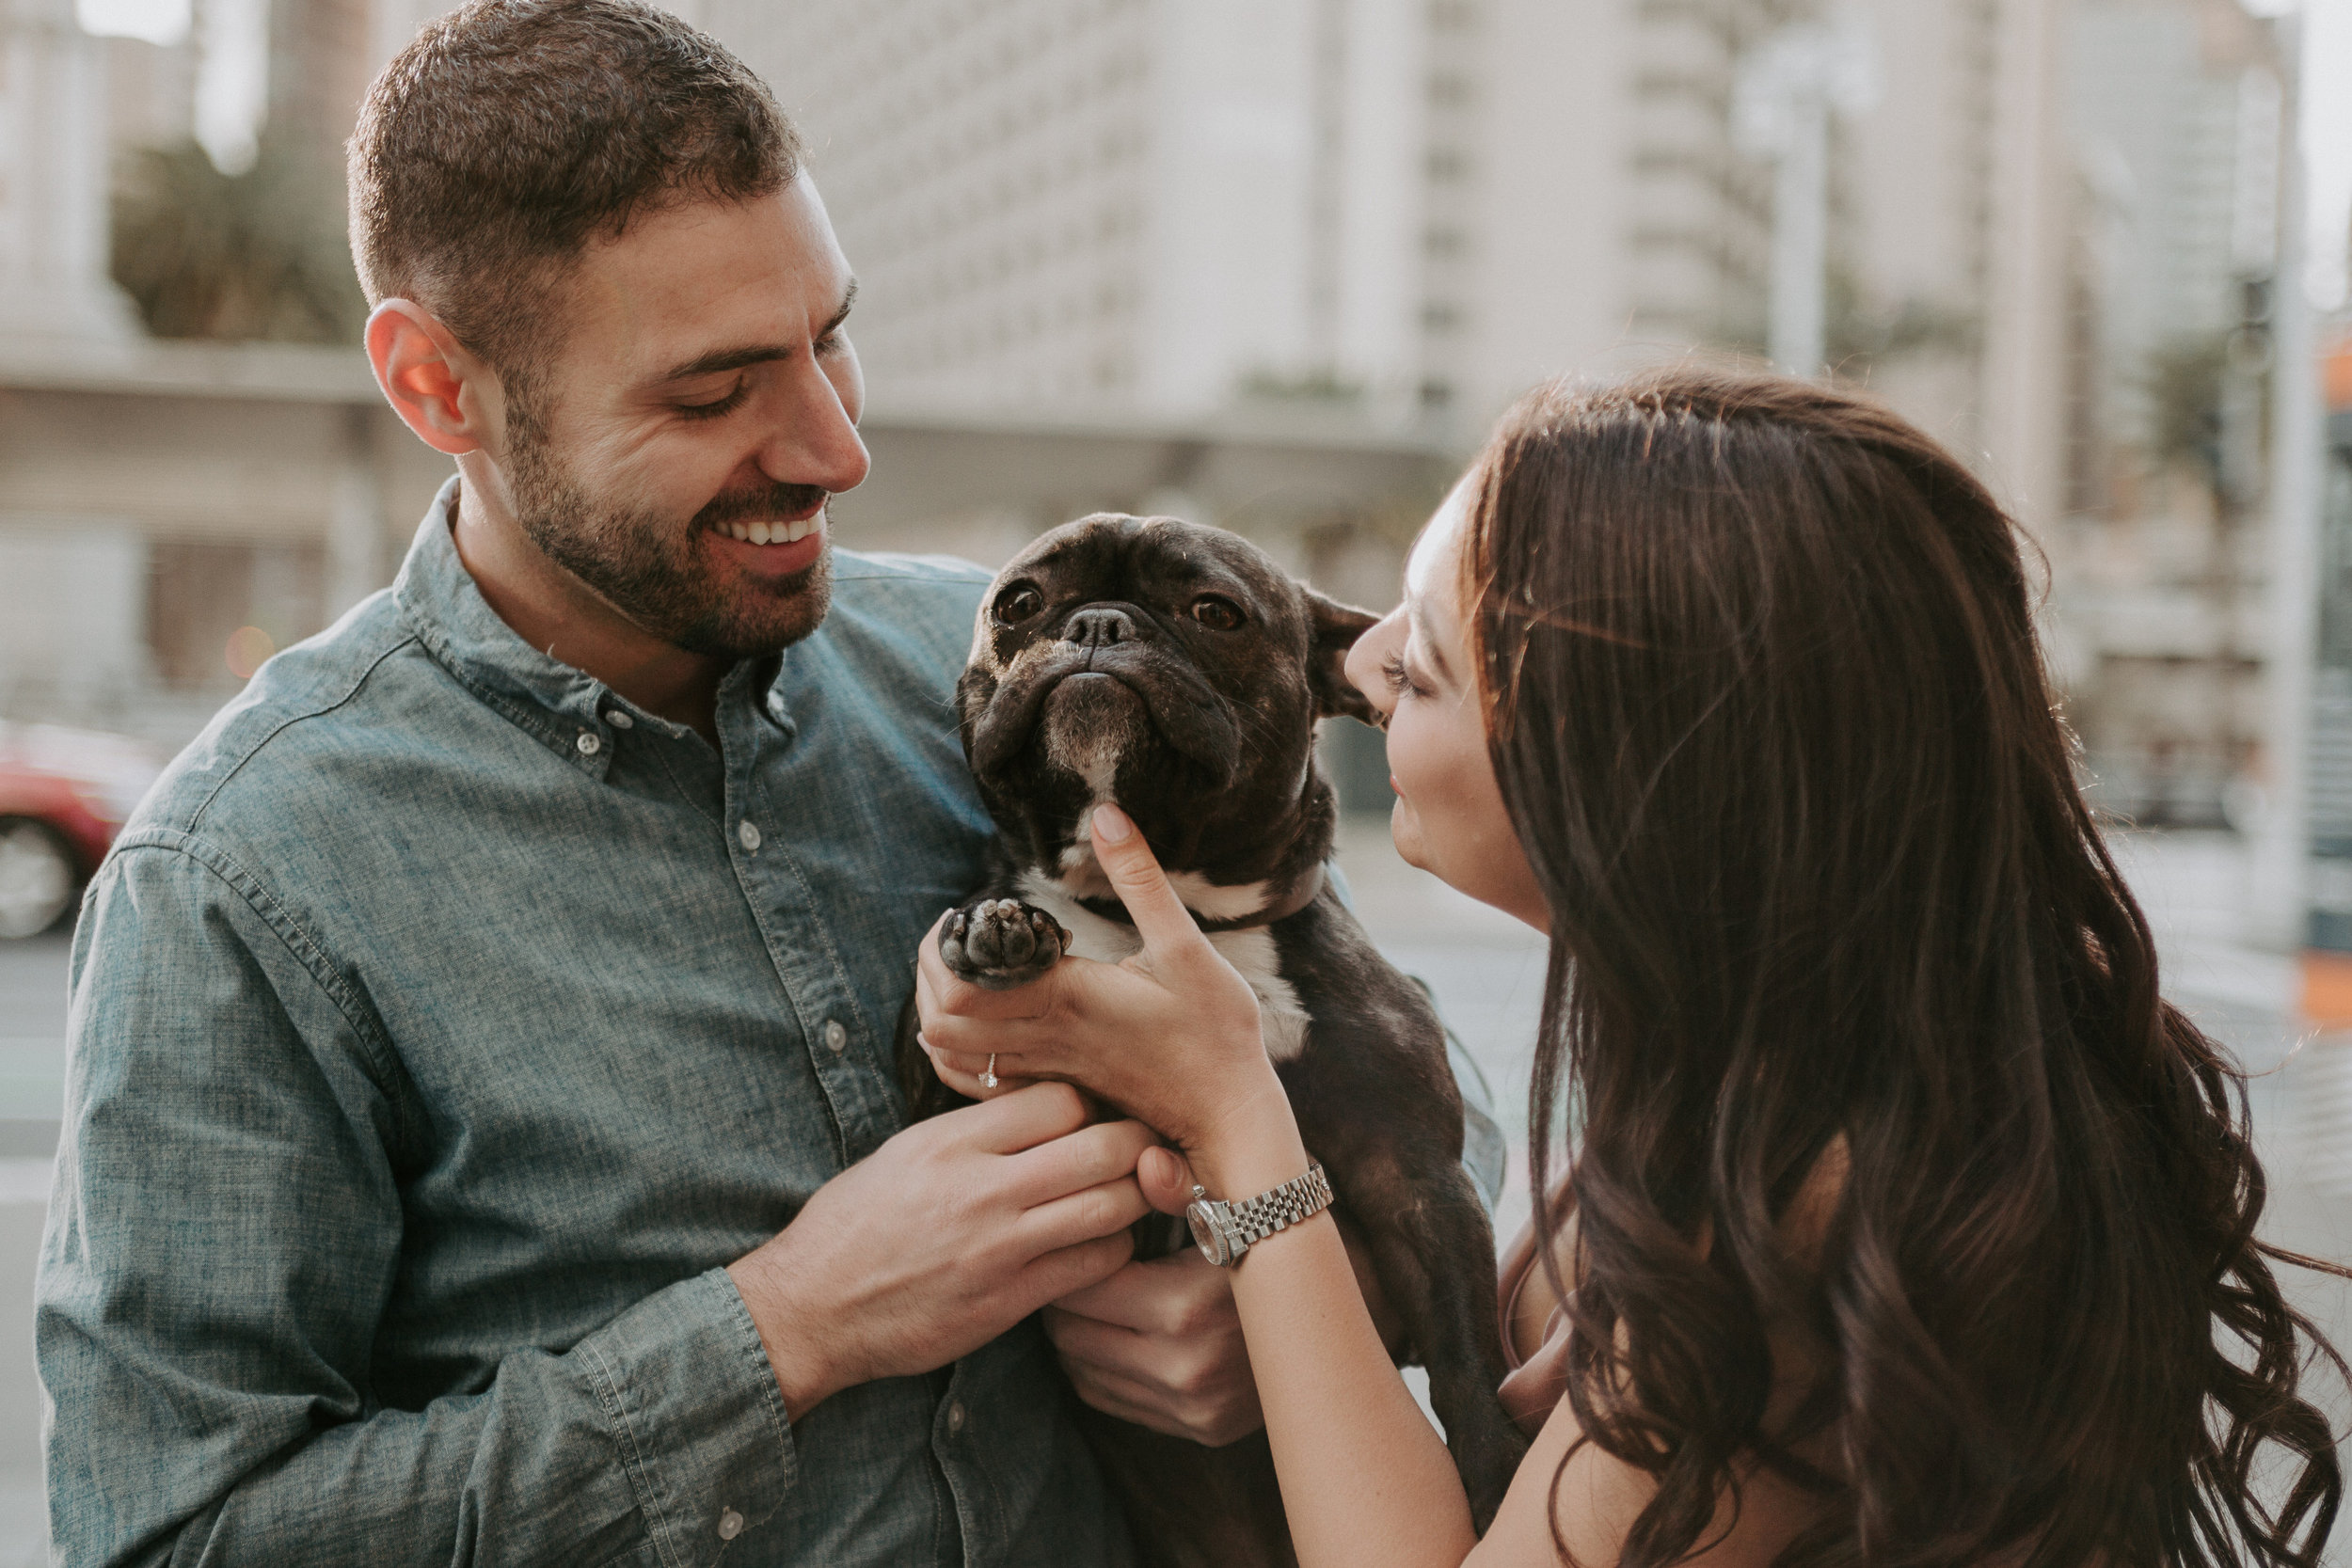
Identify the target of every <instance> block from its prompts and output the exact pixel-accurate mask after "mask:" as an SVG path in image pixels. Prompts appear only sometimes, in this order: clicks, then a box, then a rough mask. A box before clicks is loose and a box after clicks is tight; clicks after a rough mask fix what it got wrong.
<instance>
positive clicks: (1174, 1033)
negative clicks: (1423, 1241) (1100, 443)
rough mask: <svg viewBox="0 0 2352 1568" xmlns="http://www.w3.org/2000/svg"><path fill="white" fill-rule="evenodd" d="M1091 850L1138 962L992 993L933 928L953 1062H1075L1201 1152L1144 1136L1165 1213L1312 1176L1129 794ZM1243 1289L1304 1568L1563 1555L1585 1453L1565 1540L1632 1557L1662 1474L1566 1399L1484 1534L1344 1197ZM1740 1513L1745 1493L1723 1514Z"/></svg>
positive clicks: (1763, 1547)
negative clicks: (1603, 1445)
mask: <svg viewBox="0 0 2352 1568" xmlns="http://www.w3.org/2000/svg"><path fill="white" fill-rule="evenodd" d="M1094 849H1095V855H1096V858H1097V859H1098V860H1099V861H1100V862H1101V863H1102V865H1103V868H1104V871H1105V872H1106V873H1107V874H1108V875H1109V877H1110V879H1111V882H1112V884H1113V886H1114V887H1115V888H1116V889H1117V890H1118V892H1119V895H1120V899H1121V900H1122V901H1123V902H1124V903H1125V904H1126V906H1127V910H1128V912H1129V913H1130V914H1131V915H1132V916H1133V917H1134V920H1135V923H1136V931H1137V933H1138V935H1140V936H1141V937H1142V939H1143V950H1142V951H1141V952H1139V953H1137V954H1136V956H1135V957H1133V958H1128V959H1126V960H1125V961H1124V962H1122V963H1119V964H1103V963H1093V962H1089V961H1088V960H1086V959H1083V958H1069V959H1065V960H1063V961H1062V962H1061V963H1060V964H1059V965H1057V966H1056V968H1055V969H1054V970H1053V971H1051V972H1050V973H1049V974H1047V975H1046V977H1045V978H1044V979H1042V980H1040V981H1038V982H1037V983H1035V984H1034V985H1030V986H1025V987H1023V988H1021V989H1020V990H1011V991H987V990H980V989H979V988H977V987H975V986H968V985H964V984H962V983H961V982H960V981H958V980H956V979H955V977H954V976H953V975H952V974H949V973H948V971H947V969H946V964H945V963H944V962H943V961H942V960H941V958H939V954H938V947H937V943H936V942H935V941H926V942H925V944H924V947H923V951H922V953H921V955H920V957H919V959H918V967H917V978H916V988H915V995H916V1003H917V1006H918V1007H919V1009H920V1011H921V1015H922V1033H923V1039H924V1043H925V1045H926V1047H927V1049H929V1050H930V1053H931V1059H932V1061H933V1062H934V1063H935V1064H936V1065H937V1066H938V1068H939V1069H940V1072H941V1075H942V1076H943V1077H944V1078H946V1080H947V1082H948V1084H949V1085H950V1086H951V1087H954V1088H956V1089H958V1090H959V1091H960V1092H961V1093H964V1094H967V1095H972V1096H974V1097H976V1098H977V1097H979V1096H981V1095H983V1094H984V1093H985V1091H983V1090H982V1089H981V1088H980V1086H979V1084H978V1082H977V1073H978V1072H979V1070H980V1069H981V1068H982V1067H983V1066H985V1065H987V1064H988V1061H989V1058H990V1056H991V1055H992V1054H993V1055H994V1056H995V1058H996V1060H995V1064H994V1066H995V1070H996V1072H997V1073H998V1075H999V1076H1000V1077H1003V1078H1007V1079H1011V1078H1015V1077H1024V1078H1026V1077H1043V1078H1057V1079H1063V1080H1067V1081H1070V1082H1073V1083H1076V1084H1079V1085H1082V1086H1084V1087H1086V1088H1088V1089H1090V1090H1092V1091H1093V1092H1095V1093H1097V1094H1099V1095H1101V1096H1103V1097H1104V1099H1106V1100H1108V1101H1111V1102H1112V1103H1113V1104H1115V1105H1118V1106H1119V1107H1120V1108H1121V1109H1122V1110H1124V1111H1126V1112H1127V1113H1129V1114H1131V1115H1133V1116H1134V1117H1136V1118H1137V1119H1138V1120H1141V1121H1143V1122H1144V1123H1145V1124H1146V1125H1148V1126H1151V1127H1153V1128H1155V1129H1157V1130H1158V1131H1159V1132H1161V1133H1162V1134H1163V1135H1164V1136H1166V1137H1167V1138H1168V1139H1169V1141H1170V1142H1172V1143H1173V1144H1175V1145H1176V1147H1177V1148H1178V1149H1179V1150H1181V1151H1182V1152H1183V1155H1184V1158H1181V1159H1180V1158H1178V1156H1177V1155H1176V1154H1175V1153H1172V1152H1170V1151H1168V1150H1166V1149H1149V1150H1146V1151H1145V1152H1144V1155H1143V1157H1142V1160H1141V1162H1140V1163H1139V1164H1138V1165H1137V1168H1136V1175H1137V1177H1138V1178H1139V1179H1140V1180H1141V1181H1142V1184H1143V1188H1144V1191H1145V1194H1146V1195H1147V1196H1150V1197H1151V1198H1152V1200H1153V1201H1154V1202H1155V1203H1156V1204H1157V1205H1158V1206H1159V1207H1160V1208H1162V1209H1164V1210H1169V1211H1173V1210H1174V1209H1176V1208H1179V1207H1181V1203H1182V1200H1183V1198H1184V1196H1188V1194H1189V1190H1190V1183H1191V1180H1193V1179H1194V1178H1195V1177H1196V1176H1197V1178H1198V1180H1200V1184H1201V1185H1202V1186H1203V1187H1204V1188H1206V1189H1207V1190H1208V1192H1209V1195H1210V1196H1213V1197H1217V1198H1223V1199H1226V1200H1228V1201H1232V1200H1238V1199H1243V1198H1249V1197H1254V1196H1257V1195H1258V1194H1260V1193H1263V1192H1264V1191H1266V1190H1267V1189H1268V1188H1271V1187H1275V1186H1279V1185H1280V1184H1281V1183H1282V1182H1285V1181H1288V1180H1291V1179H1292V1178H1294V1177H1295V1176H1297V1175H1299V1174H1300V1173H1302V1172H1303V1171H1305V1170H1306V1168H1307V1164H1308V1157H1307V1150H1306V1148H1305V1147H1304V1145H1303V1144H1302V1143H1301V1141H1300V1139H1299V1134H1298V1124H1297V1121H1296V1119H1295V1117H1294V1116H1293V1115H1292V1112H1291V1106H1290V1100H1289V1097H1288V1096H1287V1095H1286V1094H1285V1093H1284V1091H1283V1088H1282V1083H1281V1080H1280V1078H1279V1077H1278V1076H1277V1075H1276V1074H1275V1071H1274V1067H1273V1064H1272V1063H1271V1062H1270V1061H1268V1060H1267V1058H1266V1054H1265V1049H1264V1045H1263V1039H1262V1037H1261V1036H1260V1033H1259V1022H1258V1009H1257V999H1256V997H1255V996H1253V995H1252V994H1251V993H1250V990H1249V987H1248V983H1247V982H1246V981H1244V980H1243V979H1242V977H1241V976H1240V975H1239V974H1236V973H1234V971H1233V969H1232V966H1230V965H1229V964H1227V963H1226V962H1225V960H1224V959H1223V958H1221V957H1219V956H1218V954H1217V952H1216V949H1215V948H1213V947H1211V946H1210V945H1209V943H1208V942H1207V940H1206V939H1205V938H1204V937H1202V936H1201V934H1200V927H1197V926H1196V925H1194V923H1193V920H1192V917H1191V916H1190V915H1189V914H1188V913H1186V912H1185V911H1184V906H1183V904H1182V903H1181V902H1180V901H1179V900H1178V899H1177V897H1176V895H1175V894H1174V892H1173V891H1172V890H1171V889H1170V888H1169V887H1168V881H1167V879H1166V878H1165V877H1163V876H1162V875H1161V873H1160V869H1159V866H1158V864H1157V863H1155V862H1154V861H1153V859H1152V853H1151V850H1150V849H1149V848H1148V847H1145V845H1144V843H1143V841H1142V839H1141V838H1140V837H1138V836H1136V835H1135V833H1134V830H1133V827H1132V825H1131V824H1129V823H1128V822H1127V821H1126V818H1125V817H1124V816H1123V815H1121V814H1120V813H1119V812H1118V811H1117V810H1116V809H1115V808H1109V807H1104V808H1099V809H1098V813H1097V816H1096V821H1095V832H1094ZM1186 1161H1189V1162H1190V1165H1189V1169H1187V1166H1186ZM1463 1264H1464V1266H1465V1267H1472V1268H1475V1267H1480V1266H1482V1263H1481V1260H1478V1259H1464V1260H1463ZM1232 1287H1233V1299H1234V1305H1235V1307H1236V1308H1237V1309H1238V1310H1239V1312H1240V1314H1241V1320H1242V1330H1243V1333H1244V1335H1245V1337H1246V1338H1247V1339H1248V1345H1249V1357H1250V1366H1251V1369H1252V1370H1253V1372H1254V1374H1255V1376H1256V1379H1257V1385H1258V1397H1259V1401H1260V1403H1261V1404H1262V1406H1263V1409H1264V1411H1265V1418H1266V1431H1267V1435H1268V1437H1269V1439H1270V1440H1271V1442H1272V1444H1273V1449H1274V1463H1275V1470H1276V1473H1277V1475H1278V1476H1279V1480H1280V1482H1281V1487H1282V1502H1283V1507H1284V1509H1285V1511H1286V1512H1287V1513H1288V1514H1289V1516H1290V1525H1291V1532H1292V1535H1293V1538H1294V1540H1295V1544H1296V1545H1297V1549H1298V1559H1299V1561H1300V1563H1301V1564H1302V1565H1303V1568H1357V1565H1359V1564H1366V1563H1380V1564H1396V1565H1400V1568H1402V1565H1412V1568H1424V1565H1427V1568H1439V1565H1442V1568H1456V1565H1458V1564H1460V1563H1462V1562H1464V1561H1465V1560H1470V1561H1473V1562H1477V1563H1482V1564H1483V1563H1515V1564H1516V1563H1525V1564H1535V1563H1553V1562H1557V1561H1558V1560H1559V1558H1558V1556H1557V1554H1556V1552H1555V1551H1554V1548H1553V1543H1552V1532H1551V1520H1550V1517H1549V1513H1550V1508H1551V1497H1550V1495H1551V1488H1552V1479H1553V1476H1554V1474H1555V1473H1557V1472H1559V1470H1560V1466H1561V1463H1562V1461H1563V1459H1565V1458H1567V1457H1568V1455H1569V1453H1570V1450H1571V1449H1576V1452H1575V1455H1574V1458H1573V1459H1572V1460H1570V1461H1569V1464H1568V1467H1567V1470H1566V1472H1565V1475H1564V1476H1562V1478H1561V1485H1560V1489H1559V1496H1558V1507H1559V1522H1560V1526H1561V1535H1562V1539H1563V1541H1564V1542H1565V1544H1566V1545H1567V1546H1568V1548H1569V1550H1570V1552H1571V1553H1572V1554H1573V1556H1574V1559H1575V1560H1576V1561H1577V1562H1578V1563H1579V1564H1580V1565H1581V1568H1609V1565H1611V1564H1613V1563H1614V1562H1615V1561H1616V1558H1617V1552H1618V1549H1619V1547H1620V1545H1621V1544H1623V1542H1624V1540H1625V1536H1626V1532H1627V1530H1628V1529H1629V1528H1630V1526H1631V1524H1632V1522H1633V1519H1634V1517H1635V1516H1636V1515H1637V1514H1638V1513H1640V1512H1641V1510H1642V1508H1643V1506H1644V1504H1645V1503H1646V1502H1647V1501H1648V1499H1649V1497H1650V1496H1651V1494H1652V1490H1653V1488H1652V1486H1651V1483H1650V1481H1649V1478H1648V1477H1647V1475H1645V1473H1644V1472H1642V1471H1640V1470H1638V1469H1636V1468H1634V1467H1633V1466H1631V1465H1626V1464H1623V1463H1622V1462H1620V1461H1618V1460H1615V1459H1613V1458H1612V1457H1610V1456H1609V1455H1607V1454H1606V1453H1603V1452H1602V1451H1600V1450H1599V1449H1595V1448H1592V1447H1589V1446H1586V1447H1583V1448H1581V1449H1578V1448H1577V1439H1578V1437H1579V1436H1580V1432H1579V1429H1578V1427H1577V1424H1576V1418H1575V1416H1574V1414H1573V1413H1572V1412H1571V1411H1570V1410H1569V1409H1568V1407H1567V1405H1566V1403H1565V1402H1563V1403H1562V1405H1561V1407H1560V1408H1559V1409H1558V1410H1557V1411H1556V1412H1554V1414H1553V1416H1552V1418H1551V1419H1550V1421H1549V1423H1547V1424H1546V1426H1545V1428H1544V1431H1543V1433H1542V1434H1541V1435H1540V1436H1539V1437H1538V1438H1537V1440H1536V1442H1535V1445H1534V1448H1533V1449H1531V1450H1530V1451H1529V1453H1528V1456H1527V1458H1526V1460H1525V1461H1524V1462H1523V1463H1522V1464H1521V1465H1520V1466H1519V1471H1518V1475H1517V1476H1516V1477H1515V1478H1514V1479H1513V1481H1512V1483H1511V1489H1510V1491H1509V1493H1508V1495H1507V1496H1506V1497H1505V1498H1504V1501H1503V1505H1502V1511H1501V1512H1500V1513H1498V1514H1497V1515H1496V1518H1495V1523H1494V1526H1493V1528H1491V1529H1490V1530H1488V1532H1487V1535H1486V1540H1485V1541H1484V1542H1483V1543H1481V1542H1479V1541H1478V1540H1477V1538H1476V1537H1475V1536H1474V1535H1473V1533H1472V1531H1471V1528H1470V1505H1469V1502H1468V1499H1467V1498H1466V1497H1465V1496H1464V1494H1463V1491H1462V1485H1461V1481H1460V1479H1459V1477H1458V1476H1457V1475H1456V1473H1455V1471H1454V1465H1453V1461H1452V1459H1451V1458H1450V1457H1449V1455H1448V1454H1447V1452H1446V1449H1445V1446H1444V1444H1443V1443H1442V1442H1441V1441H1440V1440H1439V1439H1438V1434H1437V1433H1436V1431H1435V1430H1434V1429H1432V1428H1431V1426H1430V1424H1429V1421H1428V1419H1427V1418H1426V1417H1424V1416H1423V1415H1422V1411H1421V1407H1420V1406H1419V1405H1418V1404H1416V1403H1415V1402H1414V1401H1413V1398H1412V1395H1411V1393H1410V1392H1409V1391H1408V1390H1407V1389H1406V1386H1405V1383H1404V1380H1403V1379H1402V1378H1401V1377H1399V1376H1398V1375H1397V1372H1396V1370H1395V1368H1394V1367H1393V1366H1391V1364H1390V1361H1389V1356H1388V1353H1387V1352H1386V1351H1385V1350H1384V1349H1383V1348H1382V1346H1381V1343H1380V1337H1379V1334H1378V1333H1377V1332H1376V1331H1375V1329H1374V1327H1373V1323H1372V1317H1371V1314H1370V1313H1369V1312H1368V1311H1367V1309H1366V1308H1365V1306H1364V1299H1363V1294H1362V1292H1361V1291H1359V1289H1358V1287H1357V1283H1356V1275H1355V1272H1354V1270H1353V1269H1352V1268H1351V1266H1350V1265H1349V1262H1348V1258H1347V1249H1346V1247H1345V1245H1344V1244H1343V1243H1342V1241H1341V1239H1340V1232H1339V1227H1338V1225H1337V1223H1336V1222H1335V1221H1334V1220H1333V1218H1332V1217H1331V1215H1330V1212H1328V1211H1326V1212H1323V1213H1320V1214H1317V1215H1316V1216H1315V1217H1314V1218H1312V1219H1310V1220H1307V1221H1305V1222H1303V1223H1301V1224H1298V1225H1295V1226H1293V1227H1290V1228H1288V1229H1286V1230H1282V1231H1279V1232H1278V1233H1276V1234H1275V1235H1272V1236H1269V1237H1267V1238H1266V1239H1265V1240H1263V1241H1261V1242H1259V1243H1255V1244H1254V1245H1253V1246H1251V1247H1250V1249H1249V1250H1248V1252H1247V1253H1246V1254H1244V1255H1243V1257H1242V1259H1240V1261H1239V1262H1238V1263H1237V1264H1235V1265H1234V1267H1233V1270H1232ZM1728 1509H1729V1503H1728V1500H1726V1503H1725V1513H1726V1522H1727V1520H1728ZM1803 1522H1804V1500H1803V1499H1802V1498H1801V1497H1798V1496H1797V1495H1795V1494H1794V1493H1793V1491H1792V1490H1791V1489H1789V1488H1788V1487H1787V1486H1786V1485H1784V1484H1782V1483H1779V1482H1777V1481H1772V1480H1770V1479H1768V1478H1761V1477H1759V1478H1756V1484H1753V1485H1750V1486H1748V1487H1747V1488H1746V1489H1745V1496H1744V1497H1743V1500H1742V1507H1741V1510H1740V1516H1739V1521H1738V1528H1737V1529H1736V1530H1733V1531H1732V1532H1730V1533H1729V1535H1728V1536H1727V1537H1726V1539H1725V1540H1724V1541H1723V1542H1722V1543H1720V1544H1718V1545H1716V1546H1715V1547H1714V1548H1712V1549H1711V1550H1709V1551H1708V1552H1705V1553H1702V1554H1700V1555H1699V1556H1698V1557H1696V1558H1694V1559H1692V1561H1694V1562H1697V1563H1701V1564H1703V1565H1705V1568H1749V1565H1750V1564H1754V1565H1755V1568H1763V1565H1765V1564H1767V1563H1769V1562H1770V1561H1771V1560H1772V1556H1773V1555H1774V1553H1776V1552H1777V1551H1778V1549H1779V1548H1780V1546H1781V1545H1783V1544H1786V1543H1787V1541H1788V1539H1789V1538H1790V1536H1791V1535H1793V1534H1794V1532H1795V1530H1796V1528H1799V1527H1800V1526H1801V1525H1802V1523H1803ZM1473 1548H1474V1549H1473Z"/></svg>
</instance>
